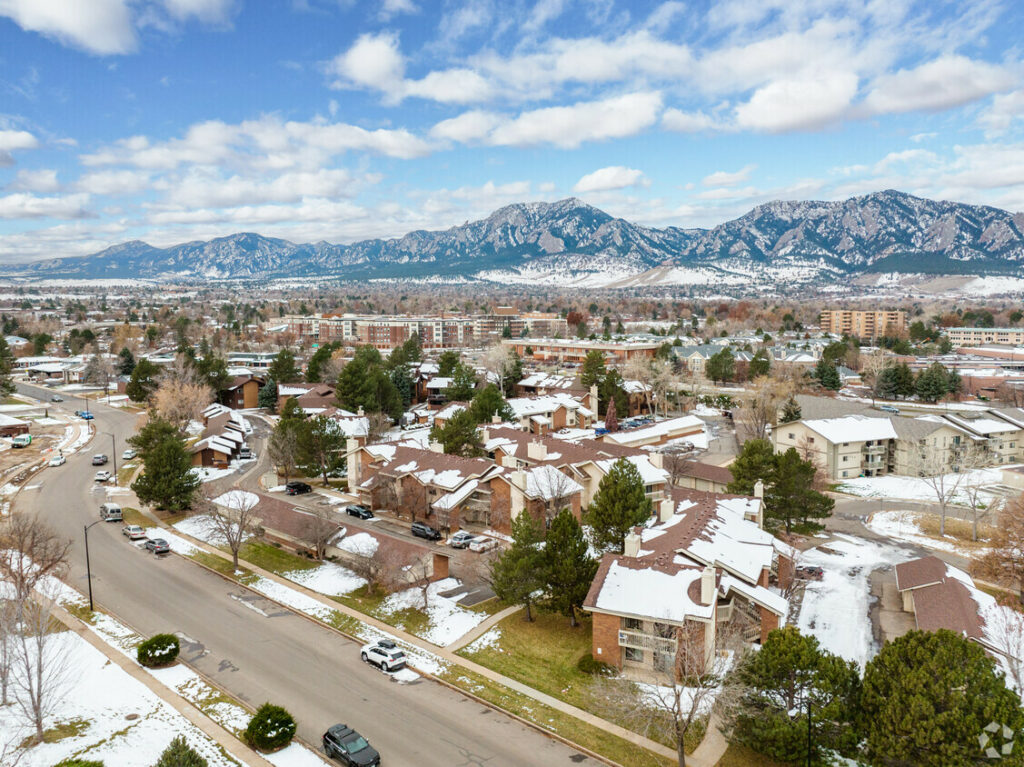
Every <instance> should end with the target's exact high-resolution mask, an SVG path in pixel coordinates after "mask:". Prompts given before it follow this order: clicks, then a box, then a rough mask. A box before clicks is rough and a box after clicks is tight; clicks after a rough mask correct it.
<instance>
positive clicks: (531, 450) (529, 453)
mask: <svg viewBox="0 0 1024 767" xmlns="http://www.w3.org/2000/svg"><path fill="white" fill-rule="evenodd" d="M526 457H527V458H529V459H530V460H531V461H543V460H545V459H546V458H547V457H548V447H547V445H545V444H544V443H543V442H541V441H540V440H538V441H536V442H533V441H531V442H530V443H529V444H528V445H527V446H526Z"/></svg>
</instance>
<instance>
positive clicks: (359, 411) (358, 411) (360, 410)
mask: <svg viewBox="0 0 1024 767" xmlns="http://www.w3.org/2000/svg"><path fill="white" fill-rule="evenodd" d="M356 415H366V413H365V412H364V411H363V406H362V405H360V406H359V409H358V410H357V411H356Z"/></svg>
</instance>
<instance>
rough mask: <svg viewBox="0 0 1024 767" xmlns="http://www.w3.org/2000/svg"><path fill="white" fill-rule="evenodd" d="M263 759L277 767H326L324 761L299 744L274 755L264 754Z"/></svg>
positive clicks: (293, 744)
mask: <svg viewBox="0 0 1024 767" xmlns="http://www.w3.org/2000/svg"><path fill="white" fill-rule="evenodd" d="M263 758H264V759H266V760H267V761H268V762H270V763H271V764H273V765H275V767H324V760H323V759H321V758H320V757H319V756H317V755H316V754H314V753H313V752H312V751H310V750H309V749H308V748H304V747H303V746H300V745H299V744H298V743H292V744H291V745H289V746H288V747H287V748H283V749H281V750H280V751H275V752H274V753H272V754H264V755H263Z"/></svg>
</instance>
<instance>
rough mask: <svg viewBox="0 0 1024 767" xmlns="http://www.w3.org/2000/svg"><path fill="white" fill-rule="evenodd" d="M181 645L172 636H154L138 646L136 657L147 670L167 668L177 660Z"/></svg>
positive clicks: (176, 638)
mask: <svg viewBox="0 0 1024 767" xmlns="http://www.w3.org/2000/svg"><path fill="white" fill-rule="evenodd" d="M180 649H181V644H180V643H179V642H178V637H176V636H174V634H154V635H153V636H151V637H150V638H149V639H147V640H146V641H145V642H143V643H142V644H140V645H139V649H138V653H137V655H136V657H137V658H138V660H139V663H140V664H141V665H143V666H146V667H147V668H159V667H160V666H169V665H171V664H172V663H174V661H176V660H177V659H178V651H179V650H180Z"/></svg>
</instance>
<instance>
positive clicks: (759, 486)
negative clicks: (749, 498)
mask: <svg viewBox="0 0 1024 767" xmlns="http://www.w3.org/2000/svg"><path fill="white" fill-rule="evenodd" d="M754 497H755V498H761V499H763V498H764V482H762V481H761V480H757V482H755V483H754Z"/></svg>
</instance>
